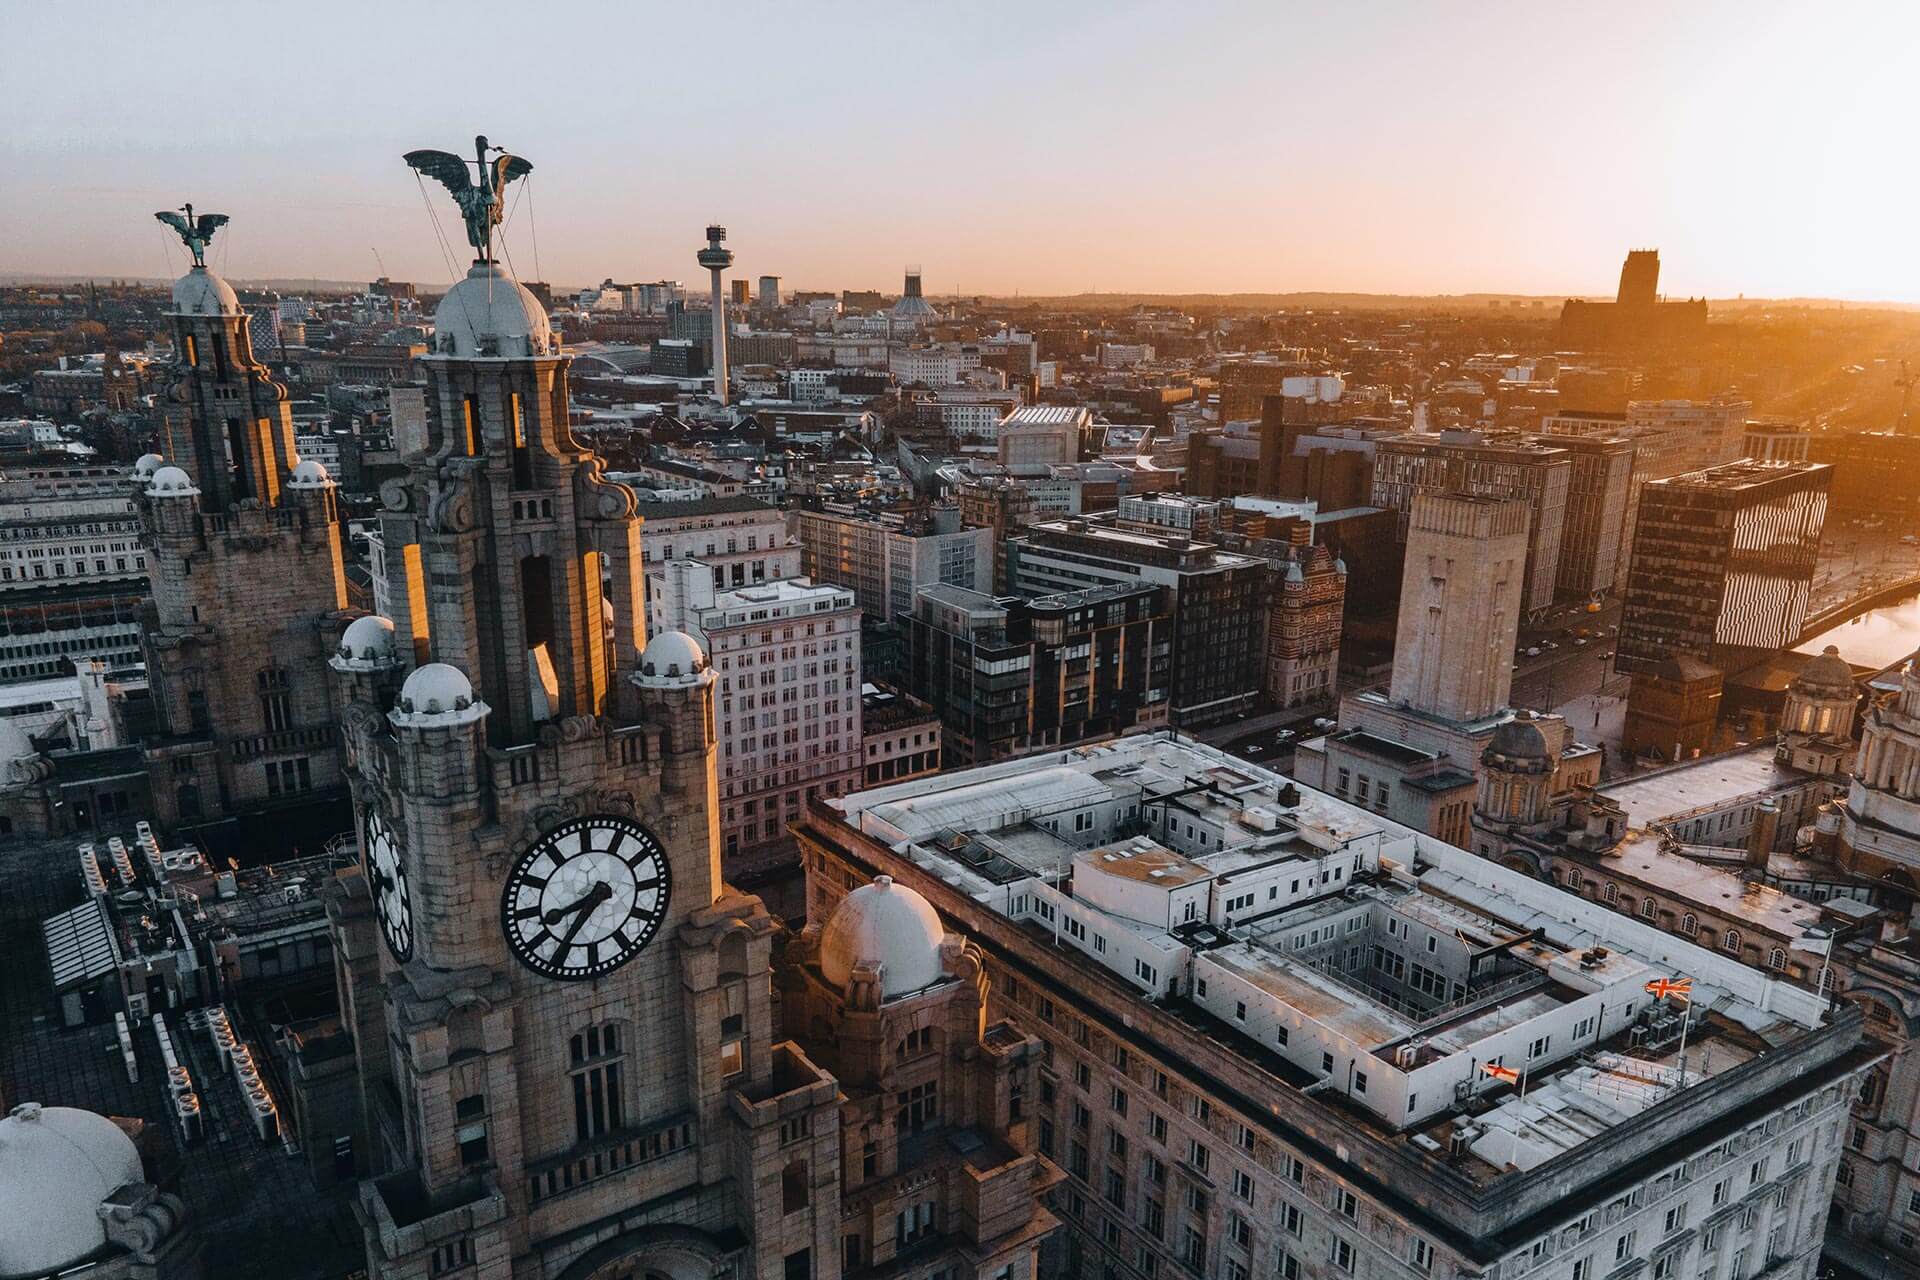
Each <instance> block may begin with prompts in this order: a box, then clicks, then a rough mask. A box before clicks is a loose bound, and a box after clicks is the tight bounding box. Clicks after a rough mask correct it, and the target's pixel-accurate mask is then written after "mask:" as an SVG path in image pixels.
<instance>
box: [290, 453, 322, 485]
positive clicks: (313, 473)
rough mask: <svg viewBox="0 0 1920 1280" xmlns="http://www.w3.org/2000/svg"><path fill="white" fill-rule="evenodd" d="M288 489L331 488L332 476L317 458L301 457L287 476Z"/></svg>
mask: <svg viewBox="0 0 1920 1280" xmlns="http://www.w3.org/2000/svg"><path fill="white" fill-rule="evenodd" d="M287 488H289V489H331V488H333V477H332V476H330V475H328V474H327V468H326V465H325V464H324V463H322V462H321V461H320V460H319V459H317V458H302V459H301V460H300V461H299V462H298V463H296V464H295V465H294V468H293V474H292V475H290V476H288V477H287Z"/></svg>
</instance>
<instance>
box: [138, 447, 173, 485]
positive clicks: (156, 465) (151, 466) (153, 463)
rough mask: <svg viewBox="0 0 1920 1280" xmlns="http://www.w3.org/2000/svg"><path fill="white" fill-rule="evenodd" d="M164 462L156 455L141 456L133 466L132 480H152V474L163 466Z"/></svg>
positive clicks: (146, 454)
mask: <svg viewBox="0 0 1920 1280" xmlns="http://www.w3.org/2000/svg"><path fill="white" fill-rule="evenodd" d="M166 461H167V460H166V459H165V458H163V457H161V456H160V455H159V454H157V453H143V454H141V455H140V461H138V462H136V463H134V464H133V478H134V479H135V480H151V479H153V473H154V472H156V471H158V470H159V469H160V468H161V467H162V466H163V465H165V463H166Z"/></svg>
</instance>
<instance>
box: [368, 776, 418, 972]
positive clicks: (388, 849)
mask: <svg viewBox="0 0 1920 1280" xmlns="http://www.w3.org/2000/svg"><path fill="white" fill-rule="evenodd" d="M366 836H367V864H366V872H367V883H368V885H369V887H370V888H371V889H372V890H373V914H374V918H375V919H377V920H378V921H379V922H380V936H381V937H382V938H385V939H386V942H387V950H388V951H391V952H392V953H393V958H394V959H395V960H398V961H399V962H400V963H401V964H405V963H406V962H407V961H408V960H409V959H411V958H412V956H413V895H412V894H411V893H409V892H408V891H407V869H406V868H405V867H404V866H402V865H401V862H400V841H399V839H398V837H396V836H395V835H394V833H393V828H392V827H390V826H388V825H387V820H386V819H385V818H383V817H381V816H380V811H379V810H377V809H374V808H371V807H369V808H368V809H367V820H366Z"/></svg>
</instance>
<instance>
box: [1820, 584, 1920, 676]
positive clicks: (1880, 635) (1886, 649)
mask: <svg viewBox="0 0 1920 1280" xmlns="http://www.w3.org/2000/svg"><path fill="white" fill-rule="evenodd" d="M1830 644H1831V645H1837V646H1838V647H1839V649H1840V656H1841V657H1843V658H1845V659H1846V660H1847V661H1848V662H1851V663H1852V664H1853V665H1855V666H1856V667H1872V668H1873V669H1874V670H1876V671H1877V670H1879V669H1880V668H1882V667H1890V666H1892V665H1893V664H1894V663H1896V662H1898V661H1900V660H1901V659H1902V658H1904V657H1906V656H1907V655H1908V654H1910V653H1912V652H1914V651H1915V650H1916V649H1920V596H1915V597H1914V598H1912V599H1909V600H1901V601H1899V602H1897V603H1895V604H1888V605H1882V606H1880V607H1879V608H1878V609H1871V610H1868V611H1867V612H1866V613H1863V614H1861V615H1860V616H1859V617H1857V618H1851V619H1848V620H1847V621H1846V622H1842V623H1839V624H1837V625H1835V626H1832V627H1829V628H1828V629H1827V630H1825V631H1822V632H1821V633H1820V634H1819V635H1817V636H1815V637H1813V638H1812V639H1811V640H1808V641H1807V642H1806V643H1805V644H1803V645H1800V646H1798V647H1797V648H1796V649H1795V650H1794V652H1796V653H1819V652H1820V651H1821V650H1822V649H1824V648H1826V647H1827V646H1828V645H1830Z"/></svg>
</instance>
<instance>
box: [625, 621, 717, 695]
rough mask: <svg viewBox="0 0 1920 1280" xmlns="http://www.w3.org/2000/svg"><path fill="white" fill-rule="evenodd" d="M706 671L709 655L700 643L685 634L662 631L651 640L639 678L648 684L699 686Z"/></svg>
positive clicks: (641, 659) (642, 659) (642, 656)
mask: <svg viewBox="0 0 1920 1280" xmlns="http://www.w3.org/2000/svg"><path fill="white" fill-rule="evenodd" d="M706 672H707V655H706V654H705V653H703V652H702V651H701V649H700V642H699V641H697V640H695V639H694V638H693V637H692V636H690V635H688V634H687V633H686V632H684V631H662V632H661V633H660V634H659V635H657V636H655V637H654V638H653V639H651V640H649V641H647V648H646V652H644V653H642V654H641V655H640V674H639V676H638V677H637V679H638V680H639V682H640V683H641V684H645V685H654V686H686V685H694V684H699V683H700V682H701V681H702V680H703V679H705V678H706Z"/></svg>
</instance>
